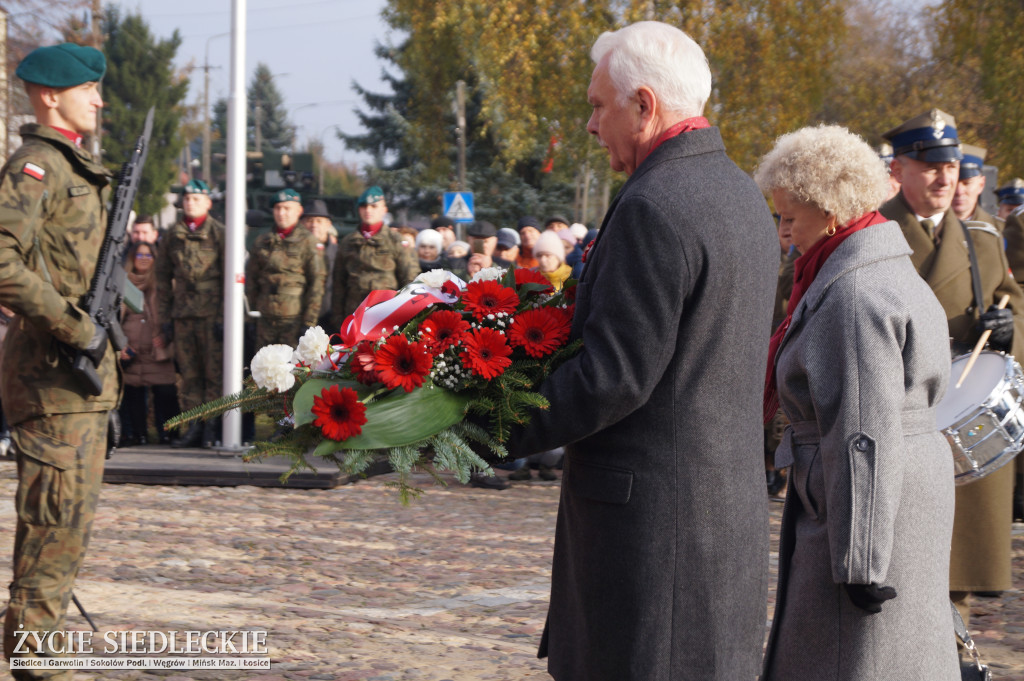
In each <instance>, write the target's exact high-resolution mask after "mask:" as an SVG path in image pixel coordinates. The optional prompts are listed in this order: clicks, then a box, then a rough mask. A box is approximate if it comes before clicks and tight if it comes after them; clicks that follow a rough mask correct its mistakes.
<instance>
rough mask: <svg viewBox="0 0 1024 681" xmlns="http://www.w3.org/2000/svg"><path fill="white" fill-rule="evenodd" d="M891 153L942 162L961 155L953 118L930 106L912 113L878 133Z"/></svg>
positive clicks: (931, 161) (925, 161)
mask: <svg viewBox="0 0 1024 681" xmlns="http://www.w3.org/2000/svg"><path fill="white" fill-rule="evenodd" d="M882 137H884V138H885V139H886V140H888V141H889V144H891V145H892V150H893V154H894V155H896V156H907V157H908V158H912V159H914V160H917V161H922V162H924V163H946V162H949V161H959V160H960V159H961V158H963V154H962V153H961V151H960V140H959V138H958V137H957V135H956V121H955V120H954V119H953V117H952V116H950V115H949V114H948V113H946V112H944V111H939V110H938V109H932V110H931V111H928V112H927V113H923V114H921V115H919V116H914V117H913V118H911V119H910V120H909V121H906V122H905V123H903V124H902V125H898V126H896V127H895V128H893V129H892V130H890V131H889V132H887V133H885V134H883V135H882Z"/></svg>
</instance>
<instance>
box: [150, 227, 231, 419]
mask: <svg viewBox="0 0 1024 681" xmlns="http://www.w3.org/2000/svg"><path fill="white" fill-rule="evenodd" d="M159 252H160V254H159V255H158V256H157V262H156V285H157V300H158V305H159V313H158V314H159V318H160V319H161V320H164V321H170V320H173V324H174V359H175V361H176V362H177V364H178V371H179V372H180V373H181V388H180V390H179V391H178V402H179V403H180V406H181V410H182V411H185V410H187V409H191V408H193V407H195V406H198V405H199V404H202V403H203V402H209V401H211V400H215V399H217V398H218V397H220V396H221V394H222V393H223V388H224V386H223V378H222V377H223V364H224V305H223V301H224V225H223V224H221V223H220V222H218V221H217V220H215V219H213V218H212V217H210V216H207V217H206V220H204V221H203V224H202V225H200V226H198V227H196V229H195V231H192V230H190V229H189V228H188V226H187V225H186V224H185V223H184V222H182V221H180V220H179V221H178V223H177V224H175V225H174V227H172V228H171V229H170V230H168V232H167V234H165V235H164V237H163V239H161V241H160V249H159Z"/></svg>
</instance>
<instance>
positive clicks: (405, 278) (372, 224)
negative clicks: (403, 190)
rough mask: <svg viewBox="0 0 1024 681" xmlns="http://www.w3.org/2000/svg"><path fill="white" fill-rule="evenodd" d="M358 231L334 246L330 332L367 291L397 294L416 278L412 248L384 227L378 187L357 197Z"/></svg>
mask: <svg viewBox="0 0 1024 681" xmlns="http://www.w3.org/2000/svg"><path fill="white" fill-rule="evenodd" d="M358 209H359V222H360V224H359V229H357V230H356V231H355V232H352V233H351V234H349V235H348V236H346V237H345V238H343V239H342V240H341V241H340V242H339V243H338V255H337V258H336V259H335V261H334V286H333V288H332V290H331V306H332V307H333V309H334V314H333V319H334V328H336V329H338V328H341V323H342V322H343V321H345V318H346V317H348V316H349V315H350V314H352V313H353V312H355V310H356V308H357V307H359V303H361V302H363V299H364V298H366V296H367V294H369V293H370V291H376V290H384V289H390V290H398V289H400V288H402V287H403V286H405V285H406V284H408V283H409V282H411V281H412V280H413V279H415V278H416V275H418V274H419V273H420V263H419V260H418V259H417V257H416V249H415V248H404V247H403V246H402V242H401V240H400V239H399V238H398V237H397V236H396V235H395V234H394V233H393V232H392V231H391V230H390V229H388V228H387V226H386V225H385V224H384V216H385V215H387V212H388V206H387V203H385V202H384V192H383V191H381V188H380V187H370V188H369V189H367V190H366V191H364V192H363V193H362V194H361V195H360V196H359V201H358Z"/></svg>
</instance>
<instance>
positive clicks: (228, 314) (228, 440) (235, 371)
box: [221, 0, 246, 449]
mask: <svg viewBox="0 0 1024 681" xmlns="http://www.w3.org/2000/svg"><path fill="white" fill-rule="evenodd" d="M245 5H246V0H232V2H231V94H230V95H229V97H228V149H227V153H228V177H227V184H226V192H225V199H226V203H227V217H226V219H227V225H226V228H227V238H226V241H227V243H226V244H225V253H224V394H225V395H230V394H232V393H236V392H238V391H239V390H241V389H242V363H243V362H244V361H245V360H244V358H243V356H242V347H243V346H242V333H243V331H242V314H243V309H242V308H243V304H242V301H243V297H244V296H245V148H246V145H245V113H246V101H245V10H246V7H245ZM221 443H222V444H223V447H224V448H225V449H239V448H240V447H241V444H242V414H241V412H239V411H238V410H237V409H236V410H234V411H230V412H228V413H226V414H224V420H223V425H222V433H221Z"/></svg>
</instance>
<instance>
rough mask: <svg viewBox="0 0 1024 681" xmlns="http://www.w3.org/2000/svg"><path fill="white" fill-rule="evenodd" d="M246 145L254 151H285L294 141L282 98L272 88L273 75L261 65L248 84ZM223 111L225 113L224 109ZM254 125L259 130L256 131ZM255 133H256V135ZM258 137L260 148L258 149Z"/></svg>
mask: <svg viewBox="0 0 1024 681" xmlns="http://www.w3.org/2000/svg"><path fill="white" fill-rule="evenodd" d="M247 95H248V100H249V115H248V125H247V127H248V129H249V136H248V138H249V143H250V144H251V145H252V148H253V149H256V147H257V146H260V147H261V148H259V149H256V150H257V151H267V150H269V151H287V150H290V149H291V148H292V143H293V141H294V139H295V126H294V125H292V123H291V122H290V121H289V120H288V112H287V111H286V110H285V108H284V97H282V96H281V92H280V91H279V90H278V89H277V85H275V84H274V74H272V73H271V72H270V68H269V67H268V66H267V65H266V64H264V63H262V62H261V63H259V64H257V65H256V71H255V72H254V73H253V75H252V80H251V81H250V82H249V90H248V93H247ZM225 111H226V109H225ZM257 121H258V125H259V130H258V131H257V129H256V126H257ZM257 132H258V133H259V134H258V135H257ZM257 137H259V140H260V144H259V145H257V143H256V141H257Z"/></svg>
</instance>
